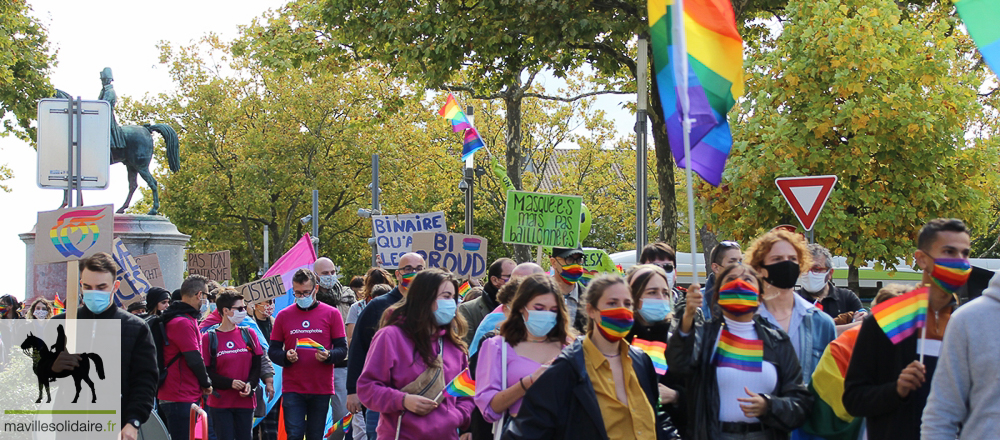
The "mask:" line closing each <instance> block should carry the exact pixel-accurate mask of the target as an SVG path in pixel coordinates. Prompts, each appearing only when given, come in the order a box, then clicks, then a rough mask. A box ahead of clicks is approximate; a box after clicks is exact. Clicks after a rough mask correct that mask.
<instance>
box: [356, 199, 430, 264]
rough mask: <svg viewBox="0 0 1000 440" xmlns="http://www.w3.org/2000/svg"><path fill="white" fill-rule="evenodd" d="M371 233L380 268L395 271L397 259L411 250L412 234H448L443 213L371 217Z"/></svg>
mask: <svg viewBox="0 0 1000 440" xmlns="http://www.w3.org/2000/svg"><path fill="white" fill-rule="evenodd" d="M372 232H373V233H374V236H375V245H376V246H377V247H378V255H377V257H378V258H379V259H380V261H381V262H382V267H383V268H386V269H396V268H398V267H399V259H400V258H402V257H403V255H404V254H406V253H407V252H410V249H412V246H413V233H414V232H448V226H447V223H445V219H444V212H443V211H437V212H428V213H424V214H399V215H373V216H372Z"/></svg>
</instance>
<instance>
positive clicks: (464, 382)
mask: <svg viewBox="0 0 1000 440" xmlns="http://www.w3.org/2000/svg"><path fill="white" fill-rule="evenodd" d="M444 394H447V395H449V396H454V397H471V396H473V395H475V394H476V381H474V380H472V376H470V375H469V369H468V368H466V369H465V370H463V371H462V374H459V375H458V377H456V378H455V379H453V380H452V381H451V383H449V384H448V386H447V387H445V389H444Z"/></svg>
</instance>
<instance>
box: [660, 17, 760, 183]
mask: <svg viewBox="0 0 1000 440" xmlns="http://www.w3.org/2000/svg"><path fill="white" fill-rule="evenodd" d="M671 6H673V7H671ZM648 7H649V32H650V34H651V36H652V47H653V64H654V67H655V71H656V82H657V84H658V85H659V95H660V104H661V105H662V106H663V114H664V118H665V119H666V124H667V132H668V134H669V137H670V150H671V151H672V152H673V155H674V158H675V159H676V160H677V166H678V167H682V168H684V167H687V162H688V160H689V159H690V160H691V169H692V170H693V171H694V172H696V173H698V175H700V176H701V177H702V178H703V179H705V181H707V182H708V183H711V184H712V185H714V186H719V184H720V183H721V181H722V170H723V169H725V167H726V159H727V158H728V157H729V150H730V148H731V147H732V145H733V137H732V135H731V134H730V132H729V122H728V121H727V120H726V114H727V113H729V109H731V108H733V105H735V104H736V98H737V97H739V96H741V95H743V39H742V38H741V37H740V35H739V33H738V32H737V31H736V15H735V14H734V13H733V7H732V5H731V4H730V2H729V0H649V2H648ZM679 9H683V11H684V13H683V17H680V16H675V14H676V12H675V11H676V10H679ZM677 35H682V36H683V38H680V39H678V38H677ZM680 51H683V53H686V54H687V60H686V61H687V62H686V63H685V62H683V61H684V60H679V59H678V58H677V55H676V54H677V53H678V52H680ZM684 64H687V66H686V68H685V66H684ZM682 69H683V70H682ZM685 84H686V87H685ZM685 89H686V90H685ZM685 98H686V99H685ZM685 107H686V108H687V109H688V112H687V114H688V118H689V120H690V124H691V125H690V140H689V143H690V156H691V157H690V158H689V157H686V154H685V147H684V139H683V133H684V130H683V116H682V115H683V113H684V111H683V110H684V109H685Z"/></svg>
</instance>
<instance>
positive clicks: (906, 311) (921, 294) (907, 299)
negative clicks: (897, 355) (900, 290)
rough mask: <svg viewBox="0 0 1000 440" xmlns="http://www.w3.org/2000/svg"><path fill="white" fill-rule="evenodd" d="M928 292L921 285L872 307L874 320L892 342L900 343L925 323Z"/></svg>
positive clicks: (926, 288)
mask: <svg viewBox="0 0 1000 440" xmlns="http://www.w3.org/2000/svg"><path fill="white" fill-rule="evenodd" d="M928 292H929V289H928V287H927V286H923V287H921V288H919V289H916V290H914V291H912V292H909V293H906V294H903V295H900V296H897V297H895V298H892V299H889V300H886V301H883V302H880V303H878V305H876V306H875V307H872V314H873V315H875V320H876V321H878V325H879V327H882V331H884V332H885V335H886V336H888V337H889V340H890V341H892V343H893V344H898V343H900V342H901V341H902V340H903V339H906V338H907V337H908V336H910V335H912V334H913V333H914V332H916V331H917V329H918V328H920V327H923V326H924V325H926V324H927V293H928Z"/></svg>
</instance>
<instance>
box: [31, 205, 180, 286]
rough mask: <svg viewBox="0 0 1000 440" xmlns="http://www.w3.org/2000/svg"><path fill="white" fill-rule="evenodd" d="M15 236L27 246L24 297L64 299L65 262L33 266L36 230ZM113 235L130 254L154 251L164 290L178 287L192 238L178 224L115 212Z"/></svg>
mask: <svg viewBox="0 0 1000 440" xmlns="http://www.w3.org/2000/svg"><path fill="white" fill-rule="evenodd" d="M18 237H19V238H20V239H21V241H23V242H24V244H25V247H26V248H27V249H26V253H25V263H26V264H25V283H24V297H25V298H27V299H29V300H30V299H32V298H35V297H36V296H38V295H41V296H44V297H45V298H48V299H50V300H51V299H52V298H53V295H55V294H56V293H58V294H59V295H60V296H62V297H63V298H65V297H66V263H53V264H40V265H37V266H36V265H35V229H34V228H33V229H32V230H31V232H25V233H23V234H19V235H18ZM115 237H118V238H120V239H121V240H122V242H123V243H125V247H127V248H128V250H129V252H131V253H132V255H133V256H135V255H146V254H156V256H157V258H158V259H159V260H160V270H161V271H162V272H163V282H164V284H165V285H166V286H167V290H170V291H173V290H174V289H179V288H180V287H181V282H183V281H184V270H185V268H186V260H185V254H184V247H185V246H186V245H187V242H188V240H190V239H191V236H190V235H185V234H181V233H180V232H179V231H178V230H177V226H174V224H173V223H170V220H167V218H166V217H163V216H160V215H131V214H124V215H121V214H116V215H115ZM73 268H74V269H75V268H76V262H73Z"/></svg>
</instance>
